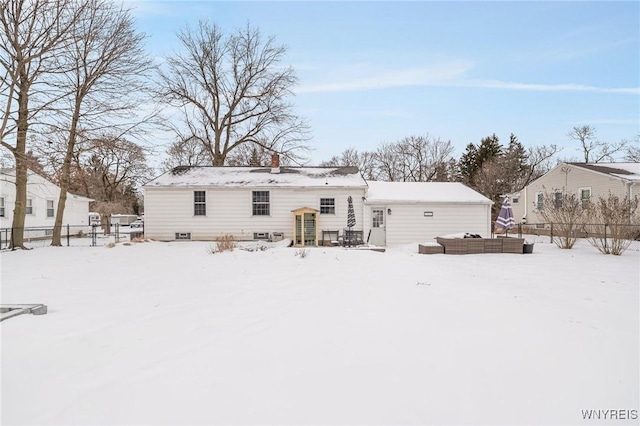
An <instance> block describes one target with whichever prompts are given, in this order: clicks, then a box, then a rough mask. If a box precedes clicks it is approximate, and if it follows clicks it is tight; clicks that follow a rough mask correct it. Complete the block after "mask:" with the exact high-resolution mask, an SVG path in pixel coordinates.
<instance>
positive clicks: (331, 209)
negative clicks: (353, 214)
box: [320, 198, 336, 214]
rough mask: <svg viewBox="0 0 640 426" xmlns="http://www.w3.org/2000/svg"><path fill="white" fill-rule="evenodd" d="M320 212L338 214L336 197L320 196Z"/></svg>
mask: <svg viewBox="0 0 640 426" xmlns="http://www.w3.org/2000/svg"><path fill="white" fill-rule="evenodd" d="M320 214H336V199H335V198H320Z"/></svg>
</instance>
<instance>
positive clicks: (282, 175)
mask: <svg viewBox="0 0 640 426" xmlns="http://www.w3.org/2000/svg"><path fill="white" fill-rule="evenodd" d="M271 166H272V167H178V168H175V169H173V170H172V171H169V172H167V173H164V174H163V175H161V176H159V177H157V178H155V179H153V180H152V181H150V182H148V183H147V184H146V185H144V191H145V197H144V211H145V228H144V230H145V235H146V236H147V237H148V238H152V239H157V240H181V239H186V240H215V239H217V238H221V237H223V236H226V235H231V236H233V238H234V239H236V240H254V239H280V238H288V239H291V240H293V241H294V242H295V244H296V245H299V246H305V245H308V246H314V245H318V242H319V241H320V239H322V237H323V233H322V231H323V230H333V229H335V230H342V229H344V228H345V227H346V218H347V208H348V203H347V199H348V197H349V196H351V198H352V200H353V207H354V212H355V214H356V227H355V228H354V229H359V230H362V229H363V228H362V224H363V223H362V210H363V201H364V197H365V193H366V188H367V183H366V182H365V180H364V179H363V178H362V175H361V174H360V172H359V171H358V169H357V168H355V167H280V165H279V160H278V158H277V157H275V158H274V159H273V161H272V165H271Z"/></svg>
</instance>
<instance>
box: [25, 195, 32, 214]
mask: <svg viewBox="0 0 640 426" xmlns="http://www.w3.org/2000/svg"><path fill="white" fill-rule="evenodd" d="M25 213H26V214H33V199H31V198H27V205H26V208H25Z"/></svg>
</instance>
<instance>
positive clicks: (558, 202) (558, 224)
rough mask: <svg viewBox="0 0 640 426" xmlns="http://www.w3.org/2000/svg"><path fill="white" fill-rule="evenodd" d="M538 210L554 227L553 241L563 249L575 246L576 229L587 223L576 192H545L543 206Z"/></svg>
mask: <svg viewBox="0 0 640 426" xmlns="http://www.w3.org/2000/svg"><path fill="white" fill-rule="evenodd" d="M536 211H537V213H538V214H539V215H540V216H542V218H543V219H544V221H545V222H548V223H550V224H551V226H552V227H553V236H554V237H553V242H554V243H556V245H557V246H558V247H560V248H563V249H570V248H573V246H574V244H575V243H576V241H577V239H578V238H577V235H576V231H577V230H578V229H581V228H583V227H584V223H585V214H584V209H583V207H582V200H580V198H579V197H578V196H577V195H576V194H574V193H564V192H559V191H554V192H545V193H544V195H543V207H542V209H537V210H536Z"/></svg>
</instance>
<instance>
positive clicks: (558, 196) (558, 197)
mask: <svg viewBox="0 0 640 426" xmlns="http://www.w3.org/2000/svg"><path fill="white" fill-rule="evenodd" d="M562 201H563V197H562V192H555V193H554V194H553V205H554V206H555V207H556V209H561V208H562Z"/></svg>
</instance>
